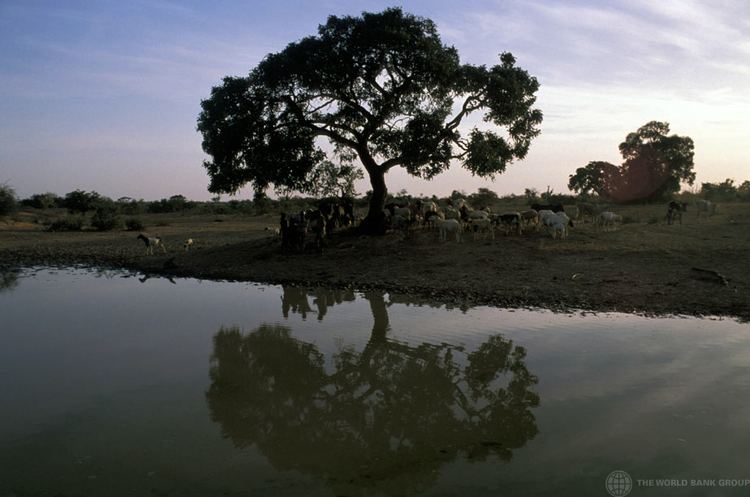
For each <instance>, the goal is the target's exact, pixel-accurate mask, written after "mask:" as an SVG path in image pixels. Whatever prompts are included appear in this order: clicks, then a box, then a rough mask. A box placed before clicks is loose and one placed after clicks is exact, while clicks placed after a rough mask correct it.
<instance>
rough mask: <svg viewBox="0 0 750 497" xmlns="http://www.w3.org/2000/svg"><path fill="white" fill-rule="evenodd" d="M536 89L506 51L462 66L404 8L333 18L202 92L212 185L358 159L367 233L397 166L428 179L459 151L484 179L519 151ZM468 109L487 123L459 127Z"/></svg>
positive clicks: (526, 143)
mask: <svg viewBox="0 0 750 497" xmlns="http://www.w3.org/2000/svg"><path fill="white" fill-rule="evenodd" d="M538 88H539V83H538V82H537V80H536V78H534V77H532V76H530V75H529V74H528V73H527V72H526V71H525V70H523V69H521V68H518V67H516V66H515V58H514V57H513V56H512V55H511V54H510V53H503V54H501V55H500V64H499V65H495V66H492V67H486V66H474V65H470V64H461V63H460V61H459V57H458V53H457V51H456V49H455V48H453V47H450V46H446V45H444V44H443V43H442V41H441V39H440V36H439V35H438V33H437V28H436V26H435V24H434V23H433V22H432V21H431V20H429V19H425V18H421V17H417V16H414V15H411V14H407V13H404V12H402V10H401V9H399V8H391V9H386V10H384V11H383V12H380V13H368V12H365V13H363V14H362V15H361V16H360V17H351V16H345V17H336V16H330V17H329V18H328V20H327V22H326V23H325V24H324V25H321V26H319V28H318V34H317V36H309V37H306V38H304V39H302V40H300V41H298V42H294V43H290V44H289V45H288V46H287V47H286V48H285V49H284V50H283V51H281V52H279V53H275V54H269V55H267V56H266V57H265V59H263V61H262V62H261V63H260V64H259V65H258V66H257V67H255V69H253V70H252V71H251V72H250V74H249V76H247V77H226V78H224V82H223V84H222V85H221V86H218V87H215V88H213V90H212V92H211V96H210V98H208V99H207V100H204V101H203V102H201V106H202V108H203V111H202V112H201V114H200V116H199V119H198V130H199V131H200V132H201V133H202V135H203V150H204V151H205V152H206V153H207V154H209V155H210V156H211V160H208V161H205V162H204V167H205V168H206V170H207V171H208V174H209V176H210V178H211V180H210V185H209V191H211V192H214V193H233V192H235V191H237V190H238V189H239V188H241V187H242V186H244V185H245V184H247V183H252V185H253V189H254V190H256V191H258V190H261V191H262V190H265V189H266V188H268V187H270V186H273V187H276V188H282V189H289V190H297V191H304V190H305V187H306V186H307V184H308V183H307V181H308V180H309V178H310V177H314V175H315V174H316V170H318V169H319V168H320V167H324V164H325V161H326V160H327V156H328V154H333V155H334V156H336V157H337V158H338V159H339V160H340V161H341V163H342V164H353V163H354V161H355V160H358V161H359V163H360V164H361V166H362V167H363V168H364V170H365V171H366V172H367V175H368V177H369V180H370V184H371V186H372V194H371V195H370V202H369V212H368V214H367V217H366V219H365V221H364V222H363V231H365V232H369V233H379V232H382V230H383V227H384V216H383V206H384V204H385V200H386V196H387V193H388V190H387V187H386V184H385V174H386V173H387V172H388V171H389V170H391V169H392V168H394V167H402V168H404V169H405V170H406V171H407V172H408V173H409V174H411V175H413V176H418V177H421V178H425V179H430V178H433V177H434V176H436V175H438V174H440V173H442V172H444V171H445V170H447V169H448V168H449V166H450V165H451V162H452V161H454V160H455V161H457V162H458V163H459V164H460V165H461V166H462V167H464V168H466V169H467V170H469V171H470V172H471V173H472V174H474V175H477V176H480V177H490V178H491V177H494V175H496V174H499V173H502V172H503V171H504V170H505V168H506V167H507V166H508V164H510V163H512V162H513V161H514V160H516V159H522V158H524V157H525V156H526V154H527V152H528V150H529V147H530V145H531V141H532V139H533V138H534V137H536V136H537V135H538V134H539V125H540V123H541V121H542V113H541V111H539V110H537V109H534V108H533V105H534V103H535V101H536V97H535V93H536V91H537V90H538ZM473 113H480V114H481V117H482V118H483V120H484V121H485V122H486V123H487V124H488V126H486V128H490V129H481V130H480V129H479V127H477V126H475V127H473V128H472V129H470V130H465V129H462V127H461V125H462V124H464V123H465V121H466V118H467V117H468V116H469V115H471V114H473ZM324 148H325V151H324Z"/></svg>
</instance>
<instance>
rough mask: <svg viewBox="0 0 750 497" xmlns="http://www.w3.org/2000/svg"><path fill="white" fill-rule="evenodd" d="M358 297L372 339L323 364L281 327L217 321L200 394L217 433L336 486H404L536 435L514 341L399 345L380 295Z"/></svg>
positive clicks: (527, 377) (532, 380)
mask: <svg viewBox="0 0 750 497" xmlns="http://www.w3.org/2000/svg"><path fill="white" fill-rule="evenodd" d="M295 295H297V294H296V293H295ZM364 297H365V298H366V299H367V300H368V301H369V303H370V309H371V311H372V315H373V329H372V333H371V336H370V340H369V341H368V343H367V345H366V346H365V347H364V349H363V350H362V351H356V350H353V349H351V348H344V349H343V350H339V351H337V352H335V353H333V354H332V358H331V359H332V360H331V361H329V368H328V370H326V367H325V364H326V361H325V356H324V354H323V353H322V352H321V351H320V350H318V348H317V347H316V346H315V345H313V344H310V343H306V342H303V341H301V340H298V339H296V338H294V337H293V336H292V333H291V329H290V328H289V327H286V326H280V325H270V324H263V325H261V326H260V327H258V328H257V329H255V330H254V331H252V332H250V333H247V334H243V333H242V332H241V331H240V330H239V329H237V328H222V329H220V330H219V331H218V333H217V334H216V335H215V336H214V352H213V356H212V358H211V369H210V377H211V386H210V388H209V390H208V392H207V394H206V397H207V401H208V405H209V408H210V411H211V416H212V419H213V420H214V421H215V422H217V423H219V424H220V425H221V428H222V431H223V433H224V435H225V436H227V437H229V438H230V439H231V440H232V441H233V442H234V444H235V445H236V446H238V447H247V446H251V445H254V444H255V445H257V446H258V448H259V449H260V450H261V451H262V452H263V454H264V455H265V456H266V457H267V458H268V460H269V461H270V462H271V464H273V465H274V467H275V468H277V469H278V470H286V469H296V470H299V471H301V472H304V473H308V474H312V475H315V476H318V477H321V478H324V479H325V480H326V481H327V482H328V483H329V484H330V485H331V486H332V487H334V488H336V487H339V486H342V485H343V486H347V485H350V484H352V483H355V484H356V485H357V486H363V485H365V484H366V482H373V483H374V482H378V483H381V484H382V483H385V484H389V485H387V486H393V488H397V489H398V492H399V493H404V492H406V493H407V494H409V493H411V492H415V491H418V490H420V489H425V488H428V487H429V486H431V485H432V484H433V483H434V481H435V480H436V478H437V477H438V476H439V472H438V470H439V469H440V467H441V466H442V465H443V464H444V463H446V462H449V461H451V460H453V459H455V458H456V457H466V458H468V459H470V460H476V459H478V460H482V459H485V458H487V457H488V456H490V455H495V456H497V457H499V458H500V459H501V460H504V461H508V460H510V459H511V457H512V454H513V452H512V451H513V449H517V448H520V447H523V446H524V445H525V444H526V442H527V441H528V440H530V439H532V438H533V437H534V436H535V435H536V434H537V427H536V421H535V419H534V416H533V414H532V412H531V409H532V408H534V407H537V406H538V405H539V397H538V395H537V394H536V393H534V392H533V391H532V390H531V389H532V387H533V386H534V385H535V384H536V383H537V378H536V377H535V376H534V375H532V374H531V373H529V371H528V370H527V369H526V365H525V363H524V359H525V355H526V352H525V350H524V348H523V347H520V346H514V345H513V342H512V341H510V340H508V339H505V338H504V337H502V336H501V335H494V336H491V337H490V338H488V339H487V341H485V342H484V343H483V344H482V345H481V346H480V347H479V348H478V349H477V350H475V351H473V352H470V353H468V354H467V353H465V351H464V350H463V349H462V348H461V347H457V346H452V345H448V344H432V343H423V344H421V345H418V346H413V345H408V344H405V343H401V342H397V341H394V340H391V339H389V338H388V337H387V333H388V329H389V320H388V313H387V306H386V303H385V300H384V297H383V294H382V293H376V292H370V293H366V294H365V295H364ZM305 301H306V295H305ZM283 305H284V306H287V305H289V308H287V307H285V311H284V312H285V313H287V312H288V310H289V309H292V308H295V307H296V309H299V310H298V311H295V312H300V313H303V312H309V308H308V309H307V310H305V308H304V306H303V305H300V303H299V299H298V300H297V301H296V303H294V302H292V299H290V298H288V296H287V292H285V299H284V304H283ZM318 316H319V318H320V314H319V315H318ZM330 364H332V366H330ZM349 490H351V489H349Z"/></svg>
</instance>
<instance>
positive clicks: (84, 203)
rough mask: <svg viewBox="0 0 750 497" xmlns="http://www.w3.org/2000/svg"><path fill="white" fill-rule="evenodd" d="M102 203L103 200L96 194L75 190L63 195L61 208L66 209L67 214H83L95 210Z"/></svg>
mask: <svg viewBox="0 0 750 497" xmlns="http://www.w3.org/2000/svg"><path fill="white" fill-rule="evenodd" d="M103 201H105V198H104V197H102V196H101V195H99V194H98V193H97V192H94V191H91V192H85V191H83V190H75V191H72V192H70V193H68V194H67V195H65V198H64V199H63V206H64V207H65V208H66V209H68V212H70V213H77V212H79V213H81V214H85V213H86V212H88V211H92V210H94V209H96V208H97V207H98V206H100V205H101V204H102V202H103Z"/></svg>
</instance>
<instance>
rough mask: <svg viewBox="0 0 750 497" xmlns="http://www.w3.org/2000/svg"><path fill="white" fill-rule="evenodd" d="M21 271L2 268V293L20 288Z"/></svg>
mask: <svg viewBox="0 0 750 497" xmlns="http://www.w3.org/2000/svg"><path fill="white" fill-rule="evenodd" d="M20 274H21V271H20V270H19V269H11V268H0V292H2V291H4V290H8V291H10V290H13V289H14V288H16V287H17V286H18V276H19V275H20Z"/></svg>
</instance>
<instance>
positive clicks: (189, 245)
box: [183, 238, 194, 252]
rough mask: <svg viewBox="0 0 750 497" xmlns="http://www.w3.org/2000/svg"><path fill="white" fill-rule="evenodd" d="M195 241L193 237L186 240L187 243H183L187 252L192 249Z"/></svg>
mask: <svg viewBox="0 0 750 497" xmlns="http://www.w3.org/2000/svg"><path fill="white" fill-rule="evenodd" d="M193 243H194V242H193V239H192V238H188V239H187V240H185V243H184V244H183V247H184V248H185V252H187V251H188V250H190V247H192V246H193Z"/></svg>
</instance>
